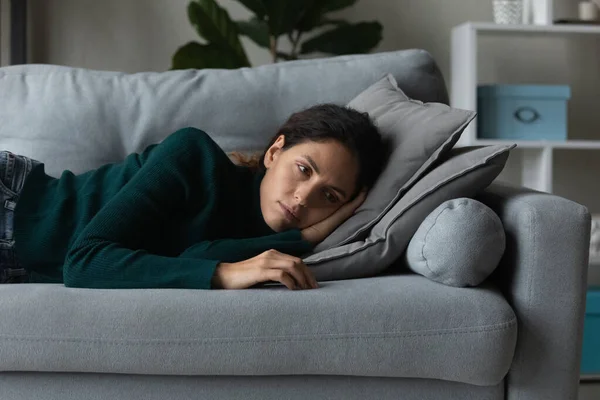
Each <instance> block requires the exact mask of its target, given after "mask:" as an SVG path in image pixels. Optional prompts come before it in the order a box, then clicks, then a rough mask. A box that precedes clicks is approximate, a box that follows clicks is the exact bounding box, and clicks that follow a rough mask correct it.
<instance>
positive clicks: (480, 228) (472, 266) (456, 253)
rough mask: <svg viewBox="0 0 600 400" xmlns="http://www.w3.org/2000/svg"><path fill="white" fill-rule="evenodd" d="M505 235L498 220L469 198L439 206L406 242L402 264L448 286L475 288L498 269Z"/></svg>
mask: <svg viewBox="0 0 600 400" xmlns="http://www.w3.org/2000/svg"><path fill="white" fill-rule="evenodd" d="M505 248H506V236H505V233H504V226H503V225H502V221H500V217H498V215H497V214H496V213H495V212H494V211H493V210H492V209H491V208H489V207H488V206H486V205H485V204H483V203H481V202H479V201H477V200H474V199H469V198H459V199H452V200H448V201H446V202H444V203H442V204H441V205H440V206H439V207H437V208H436V209H435V210H433V212H431V214H429V215H428V216H427V218H425V220H424V221H423V223H421V225H420V226H419V229H417V232H416V233H415V235H414V236H413V237H412V239H411V240H410V243H409V244H408V247H407V249H406V253H405V254H404V262H405V263H406V265H407V266H408V267H409V268H410V269H411V270H412V271H414V272H416V273H418V274H421V275H423V276H426V277H427V278H429V279H431V280H433V281H436V282H439V283H443V284H444V285H448V286H456V287H466V286H477V285H479V284H480V283H481V282H483V281H484V280H485V279H486V278H487V277H488V276H489V275H490V274H491V273H492V272H493V271H494V270H495V269H496V267H497V266H498V263H499V262H500V259H501V258H502V255H503V254H504V249H505Z"/></svg>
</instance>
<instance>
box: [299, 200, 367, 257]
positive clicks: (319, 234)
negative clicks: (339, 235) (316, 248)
mask: <svg viewBox="0 0 600 400" xmlns="http://www.w3.org/2000/svg"><path fill="white" fill-rule="evenodd" d="M366 198H367V191H366V190H363V191H362V192H360V194H359V195H358V196H356V198H355V199H354V200H352V201H351V202H349V203H346V204H344V205H343V206H341V207H340V208H339V209H338V210H337V211H336V212H334V213H333V214H331V215H330V216H329V217H327V218H325V219H324V220H322V221H319V222H317V223H316V224H314V225H311V226H309V227H306V228H304V229H302V238H303V239H304V240H306V241H309V242H310V243H312V244H315V245H316V244H317V243H320V242H322V241H323V240H324V239H325V238H326V237H327V236H329V234H330V233H331V232H333V231H334V230H335V229H336V228H337V227H338V226H340V225H341V224H342V222H344V221H345V220H347V219H348V218H350V216H352V214H354V211H356V209H357V208H358V207H359V206H360V205H361V204H362V203H363V202H364V201H365V199H366Z"/></svg>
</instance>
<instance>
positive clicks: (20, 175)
mask: <svg viewBox="0 0 600 400" xmlns="http://www.w3.org/2000/svg"><path fill="white" fill-rule="evenodd" d="M37 164H39V161H36V160H33V159H31V158H28V157H25V156H19V155H16V154H13V153H11V152H10V151H0V283H27V282H29V276H28V273H27V271H26V270H25V269H24V268H23V267H22V266H21V265H20V264H19V260H18V258H17V254H16V252H15V240H14V237H13V233H14V213H15V212H14V210H15V206H16V205H17V201H18V200H19V195H20V193H21V190H22V189H23V185H24V184H25V179H26V178H27V176H28V175H29V173H30V172H31V170H32V169H33V167H34V166H35V165H37Z"/></svg>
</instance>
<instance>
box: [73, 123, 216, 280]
mask: <svg viewBox="0 0 600 400" xmlns="http://www.w3.org/2000/svg"><path fill="white" fill-rule="evenodd" d="M213 146H216V144H215V143H214V142H213V141H212V139H210V138H209V137H208V135H207V134H206V133H204V132H202V131H200V130H198V129H193V128H187V129H182V130H179V131H177V132H175V133H173V134H171V135H170V136H169V137H167V138H166V139H165V140H164V141H163V142H162V143H161V144H160V145H159V146H156V148H155V149H153V150H152V151H151V152H148V153H147V159H145V160H144V163H143V165H142V166H141V168H140V170H139V171H138V172H137V173H136V174H135V175H134V176H133V178H132V179H131V180H130V181H129V182H127V184H125V185H124V186H123V188H122V189H121V190H120V191H119V192H118V193H117V194H116V195H115V196H114V197H113V198H112V199H111V200H110V201H109V202H108V203H107V204H106V205H105V206H104V207H102V209H101V210H100V211H99V212H98V213H97V214H96V215H95V216H94V217H93V218H92V219H91V221H90V222H89V223H88V224H87V226H86V227H85V228H84V229H83V230H82V232H81V233H80V234H79V236H78V237H77V239H76V240H75V242H74V243H73V244H72V246H71V247H70V249H69V250H68V253H67V256H66V259H65V265H64V267H63V280H64V284H65V286H68V287H89V288H151V287H155V288H156V287H170V288H174V287H178V288H203V289H208V288H210V280H211V278H212V275H213V274H214V270H215V268H216V266H217V264H218V263H219V261H218V260H213V259H198V258H188V257H186V256H185V255H182V256H180V257H177V258H175V257H164V256H159V255H155V254H151V253H149V252H148V251H146V250H144V249H142V244H143V243H147V242H149V241H151V240H150V239H152V235H155V234H156V232H157V230H158V229H161V227H163V226H166V225H167V223H168V222H169V220H170V219H171V218H172V216H173V215H175V213H177V212H178V211H181V209H183V208H185V207H187V206H190V204H191V203H194V204H197V203H196V202H200V203H203V202H206V201H208V196H209V193H206V190H207V189H206V185H204V184H203V182H205V181H206V179H211V177H212V175H213V174H214V173H215V171H214V170H215V168H218V166H219V163H220V162H221V161H220V160H215V154H218V149H216V148H214V147H213ZM223 157H224V159H223V160H227V158H226V156H225V155H224V156H223Z"/></svg>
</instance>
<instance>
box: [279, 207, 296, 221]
mask: <svg viewBox="0 0 600 400" xmlns="http://www.w3.org/2000/svg"><path fill="white" fill-rule="evenodd" d="M279 206H280V207H281V211H282V212H283V215H284V216H285V218H286V219H287V220H288V221H297V220H298V218H296V217H295V216H294V214H292V213H291V211H290V210H289V209H288V208H287V207H286V206H284V205H283V204H281V203H279Z"/></svg>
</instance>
